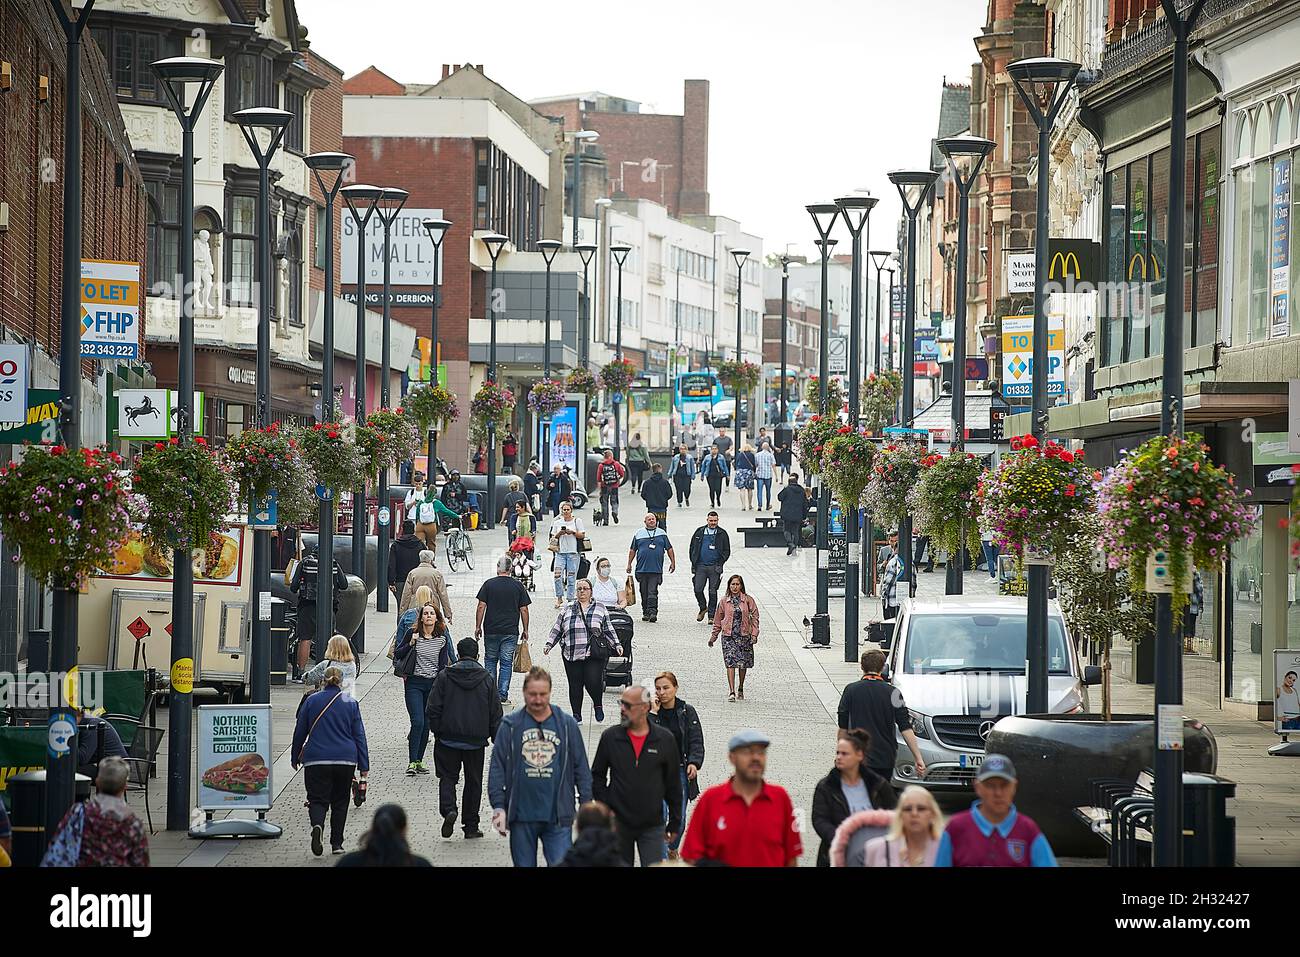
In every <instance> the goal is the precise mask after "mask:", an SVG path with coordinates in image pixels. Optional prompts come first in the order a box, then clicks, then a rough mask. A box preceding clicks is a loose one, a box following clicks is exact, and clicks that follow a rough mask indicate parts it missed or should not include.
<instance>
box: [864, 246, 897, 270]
mask: <svg viewBox="0 0 1300 957" xmlns="http://www.w3.org/2000/svg"><path fill="white" fill-rule="evenodd" d="M867 255H868V256H870V257H871V261H872V262H873V263H875V264H876V272H880V270H882V269H884V268H885V263H886V262H888V261H889V257H890V256H892V255H894V254H893V252H892V251H891V250H888V249H873V250H871V251H870V252H868V253H867Z"/></svg>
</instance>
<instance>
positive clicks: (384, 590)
mask: <svg viewBox="0 0 1300 957" xmlns="http://www.w3.org/2000/svg"><path fill="white" fill-rule="evenodd" d="M409 196H410V194H409V193H407V191H406V190H404V189H396V188H394V187H392V186H387V187H385V188H384V194H383V196H382V197H381V198H380V201H379V206H378V208H377V210H376V211H377V212H378V213H379V219H380V221H381V222H382V223H383V224H384V309H383V315H384V322H383V329H384V334H383V344H382V346H381V347H380V351H381V352H382V353H383V354H382V355H381V356H380V357H379V407H380V408H381V409H387V408H389V406H390V404H391V396H390V395H389V385H388V380H389V378H390V377H391V375H390V372H391V370H390V368H389V361H388V353H389V351H390V350H391V349H392V345H393V340H392V322H393V320H392V314H391V309H392V303H391V301H390V300H391V299H392V291H393V286H392V270H391V268H390V267H391V265H392V255H391V254H390V252H389V250H390V243H391V242H392V233H393V223H394V222H396V221H397V214H398V213H400V212H401V211H402V207H403V206H405V205H406V200H407V198H408V197H409ZM437 484H438V483H437V482H436V481H435V482H434V486H435V487H436V486H437ZM392 505H393V503H392V502H390V501H389V500H388V469H381V470H380V472H379V509H378V513H377V514H376V516H375V539H376V541H375V546H376V549H375V577H376V580H377V582H378V583H377V584H376V585H375V611H388V584H389V583H388V543H389V539H390V537H391V535H392V527H393V526H392V518H391V516H392ZM385 516H388V521H385V520H384V519H385Z"/></svg>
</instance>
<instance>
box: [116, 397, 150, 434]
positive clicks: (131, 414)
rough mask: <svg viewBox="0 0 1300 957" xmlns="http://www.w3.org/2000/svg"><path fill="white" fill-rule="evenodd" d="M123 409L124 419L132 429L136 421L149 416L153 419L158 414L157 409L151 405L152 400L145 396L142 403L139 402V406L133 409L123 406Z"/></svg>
mask: <svg viewBox="0 0 1300 957" xmlns="http://www.w3.org/2000/svg"><path fill="white" fill-rule="evenodd" d="M123 408H124V409H126V418H127V421H128V422H129V423H130V424H131V427H132V428H134V427H135V424H136V421H137V420H138V419H143V418H144V417H145V416H149V415H152V416H153V417H154V418H157V417H158V414H159V413H158V407H157V406H156V405H154V404H153V400H152V399H151V398H149V396H147V395H146V396H145V397H144V401H143V402H141V403H140V404H139V405H137V406H135V407H132V406H129V405H128V406H123Z"/></svg>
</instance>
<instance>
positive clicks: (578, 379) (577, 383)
mask: <svg viewBox="0 0 1300 957" xmlns="http://www.w3.org/2000/svg"><path fill="white" fill-rule="evenodd" d="M564 386H565V388H566V389H568V390H569V391H570V392H581V393H582V394H583V395H585V396H586V397H587V398H588V399H594V398H596V393H597V392H598V391H599V387H598V386H597V384H596V377H595V376H593V375H592V374H591V372H590V370H588V369H585V368H583V367H582V366H579V367H578V368H576V369H574V370H573V371H572V372H570V373H569V377H568V378H567V379H566V380H565V381H564Z"/></svg>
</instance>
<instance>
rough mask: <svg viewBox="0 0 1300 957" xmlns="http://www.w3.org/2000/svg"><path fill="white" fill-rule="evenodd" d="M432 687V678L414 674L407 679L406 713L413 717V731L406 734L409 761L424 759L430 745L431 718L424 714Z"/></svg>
mask: <svg viewBox="0 0 1300 957" xmlns="http://www.w3.org/2000/svg"><path fill="white" fill-rule="evenodd" d="M432 688H433V679H432V678H420V677H417V676H415V675H412V676H411V677H409V678H407V679H406V713H407V714H408V715H409V716H410V718H411V732H410V734H408V735H407V736H406V752H407V760H408V761H423V760H424V749H425V748H426V747H428V746H429V719H428V718H427V717H425V715H424V708H425V705H427V704H428V703H429V691H430V690H431V689H432Z"/></svg>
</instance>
